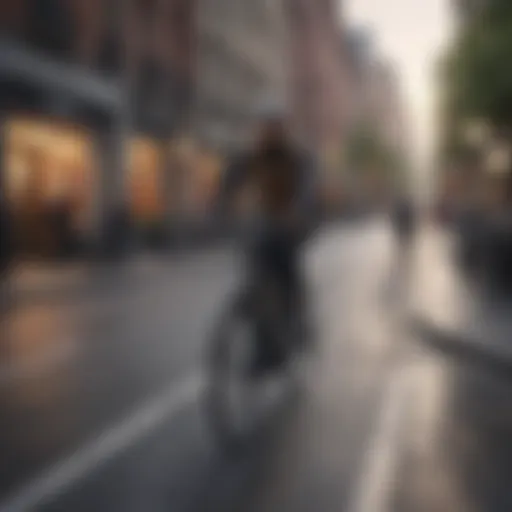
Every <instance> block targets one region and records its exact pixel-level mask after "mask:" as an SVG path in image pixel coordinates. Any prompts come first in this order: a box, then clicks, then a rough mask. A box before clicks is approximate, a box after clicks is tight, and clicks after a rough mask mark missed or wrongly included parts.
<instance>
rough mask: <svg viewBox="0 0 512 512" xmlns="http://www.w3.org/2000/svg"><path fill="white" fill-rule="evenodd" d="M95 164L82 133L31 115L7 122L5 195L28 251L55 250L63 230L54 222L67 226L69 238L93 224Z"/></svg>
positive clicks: (88, 143)
mask: <svg viewBox="0 0 512 512" xmlns="http://www.w3.org/2000/svg"><path fill="white" fill-rule="evenodd" d="M93 167H94V166H93V162H92V144H91V140H90V137H89V135H88V134H87V132H86V131H84V130H81V129H78V128H74V127H70V126H67V125H63V124H60V123H57V122H54V121H50V120H43V119H35V118H34V119H30V118H14V119H11V120H10V121H9V122H8V123H7V147H6V169H5V179H6V188H7V199H8V202H9V204H10V208H11V210H12V211H13V213H14V221H15V224H16V231H17V232H18V233H19V236H20V237H21V238H22V239H23V240H24V242H22V243H21V245H22V246H24V247H28V246H30V250H29V251H28V252H36V253H45V254H49V253H54V252H56V251H58V248H59V247H60V246H61V245H62V243H63V242H62V240H61V238H62V237H63V236H64V233H60V234H59V233H58V231H59V227H58V226H57V224H59V225H60V227H61V228H62V230H64V226H65V229H66V230H67V235H66V236H67V237H71V236H73V237H79V238H82V237H86V236H87V232H88V230H90V229H91V228H92V225H91V222H92V215H93V211H92V204H93V202H92V201H93V194H94V190H93V186H94V182H93V175H94V169H93ZM57 210H58V211H59V213H58V215H57ZM57 217H59V220H58V221H57ZM41 233H43V234H44V239H45V241H44V242H43V241H42V238H43V237H42V235H41ZM40 235H41V236H40ZM41 244H42V245H43V246H44V247H41V246H40V245H41ZM27 250H28V249H27Z"/></svg>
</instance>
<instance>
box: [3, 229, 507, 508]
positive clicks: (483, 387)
mask: <svg viewBox="0 0 512 512" xmlns="http://www.w3.org/2000/svg"><path fill="white" fill-rule="evenodd" d="M393 262H394V258H393V247H392V241H391V239H390V235H389V233H388V231H387V228H386V226H385V224H384V223H383V222H381V221H373V222H369V223H366V224H364V225H359V226H357V227H355V226H354V227H344V228H341V229H330V230H329V231H326V232H323V233H320V234H319V235H318V237H317V239H316V241H315V243H314V244H313V245H312V247H311V248H310V250H309V251H308V256H307V264H306V268H307V271H308V275H309V280H310V283H311V288H312V297H313V304H314V308H313V309H314V314H315V318H316V324H317V333H318V340H319V350H318V352H317V354H316V355H315V357H314V358H312V359H311V361H310V364H309V366H308V369H307V370H308V371H307V372H306V374H305V376H304V385H303V389H302V392H301V393H300V394H298V395H296V396H294V397H291V396H290V397H287V396H281V397H280V398H277V399H276V400H274V401H273V402H271V403H269V405H268V409H269V411H272V414H271V415H270V416H269V417H270V419H269V421H268V422H267V426H266V428H265V429H262V430H261V433H260V435H259V437H258V438H257V439H255V440H254V442H253V443H252V444H251V446H249V447H248V448H247V450H246V451H245V452H244V453H242V454H240V455H238V456H237V457H228V456H227V455H226V454H224V453H222V451H221V450H219V448H218V446H217V445H216V444H215V442H214V440H213V439H212V437H211V435H210V432H209V430H208V428H207V424H206V422H205V421H204V409H203V407H202V402H201V400H202V397H203V396H204V393H203V381H202V377H203V376H204V372H203V371H202V355H203V353H204V349H205V346H206V344H207V341H208V337H209V336H208V335H209V333H210V332H211V326H212V323H213V321H214V319H215V318H216V316H217V314H218V313H219V311H220V310H221V309H222V305H223V303H224V302H225V300H226V297H227V296H228V295H229V293H230V292H231V291H232V290H234V289H236V285H237V283H238V282H239V276H240V272H241V269H240V265H239V261H238V258H237V255H236V253H233V252H231V251H212V252H209V253H203V254H200V255H197V256H195V257H193V258H188V259H178V260H174V261H170V262H169V268H168V269H167V270H166V271H165V272H164V271H163V272H162V277H161V279H158V280H156V281H155V282H151V285H148V286H147V287H144V286H143V287H138V288H137V291H134V292H133V293H131V294H130V293H127V290H126V289H123V290H122V291H120V292H119V294H117V296H116V294H115V293H113V294H109V296H108V297H96V298H95V299H94V300H83V301H69V303H67V304H66V303H61V304H53V305H51V306H50V305H46V306H44V305H39V306H35V305H32V306H27V307H26V308H23V309H20V310H19V311H18V312H15V313H13V314H11V315H10V316H8V317H6V318H4V319H3V323H4V325H3V331H2V332H3V333H6V335H5V336H3V337H2V345H1V350H2V355H3V361H8V363H4V364H3V366H2V367H1V369H0V407H1V409H0V410H1V414H0V453H1V454H2V457H1V458H0V510H1V511H2V512H4V511H7V510H12V511H13V512H14V511H17V510H41V511H59V512H60V511H66V512H67V511H73V512H81V511H84V512H85V511H87V512H89V511H91V510H95V511H108V512H118V511H119V512H131V511H134V512H138V511H141V512H146V511H152V512H153V511H154V512H160V511H172V512H175V511H176V512H181V511H184V512H185V511H187V512H188V511H190V512H195V511H210V510H211V511H230V510H241V511H250V512H252V511H254V512H262V511H265V512H273V511H276V512H277V511H294V512H295V511H298V512H301V511H318V510H322V511H340V510H346V511H348V512H360V511H367V512H378V511H384V510H389V511H404V512H406V511H407V512H409V511H411V512H416V511H418V512H422V511H429V512H430V511H447V512H448V511H449V512H452V511H454V512H458V511H461V512H466V511H497V512H498V511H500V512H501V511H503V512H507V511H509V510H512V503H511V502H512V492H511V491H510V490H509V489H508V484H509V482H510V480H511V478H512V467H510V466H511V465H512V462H510V461H512V457H511V455H512V453H510V452H512V444H511V441H510V437H511V436H510V434H511V433H512V414H511V412H510V411H512V408H511V403H510V393H509V390H510V383H509V381H508V380H506V379H504V378H503V377H500V376H497V375H493V374H492V372H489V371H488V369H486V368H480V367H479V366H478V365H473V364H472V365H470V364H467V363H465V362H462V361H460V360H458V359H456V358H453V357H451V356H449V355H447V354H443V353H442V352H434V351H432V350H431V349H429V348H427V347H426V346H424V345H423V344H421V343H418V341H419V340H418V339H417V337H416V335H415V333H414V332H410V330H409V328H408V325H409V324H408V322H407V305H408V301H407V291H406V287H405V286H403V284H404V282H403V281H402V280H401V279H400V274H399V273H398V272H396V268H395V266H394V265H393Z"/></svg>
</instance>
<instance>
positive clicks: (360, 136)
mask: <svg viewBox="0 0 512 512" xmlns="http://www.w3.org/2000/svg"><path fill="white" fill-rule="evenodd" d="M345 167H346V169H347V170H348V172H349V173H355V174H359V175H361V174H379V175H381V176H384V177H385V179H386V181H387V182H388V183H390V184H391V183H404V182H405V181H406V179H407V175H408V162H407V159H406V157H405V155H404V154H403V153H401V152H400V151H398V150H396V149H394V148H391V147H389V146H388V145H387V144H386V143H385V142H384V141H383V140H382V138H381V137H379V135H378V134H377V133H376V132H375V130H373V129H372V128H371V127H368V126H360V127H358V128H357V129H356V130H355V131H354V132H353V133H352V135H351V136H350V137H349V140H348V143H347V144H346V151H345Z"/></svg>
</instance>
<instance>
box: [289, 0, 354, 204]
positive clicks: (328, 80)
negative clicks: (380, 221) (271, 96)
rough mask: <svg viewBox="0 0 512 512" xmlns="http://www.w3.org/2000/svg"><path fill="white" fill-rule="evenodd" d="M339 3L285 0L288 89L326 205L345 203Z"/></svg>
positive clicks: (343, 72)
mask: <svg viewBox="0 0 512 512" xmlns="http://www.w3.org/2000/svg"><path fill="white" fill-rule="evenodd" d="M338 9H339V3H338V2H333V1H330V0H287V2H286V11H287V18H288V24H289V41H290V44H289V55H290V69H289V72H290V75H289V77H290V79H289V91H290V98H291V105H292V107H291V111H292V117H293V124H294V127H295V130H296V133H297V136H298V138H299V140H300V141H301V143H302V144H303V145H304V146H305V147H307V148H309V149H311V150H313V151H314V152H315V153H316V154H317V155H318V157H319V158H318V160H319V162H320V169H321V171H322V176H321V182H322V183H323V187H324V193H325V198H324V199H325V201H326V202H327V203H329V204H331V205H335V204H337V203H339V202H340V201H341V195H342V183H341V181H340V175H339V168H340V158H341V149H342V141H343V137H344V131H345V127H346V122H347V119H346V115H347V112H348V109H347V103H346V91H345V89H346V70H345V66H344V61H343V58H342V51H341V50H342V49H341V47H340V34H341V33H342V30H343V26H342V24H341V21H340V16H339V15H338V14H339V13H338Z"/></svg>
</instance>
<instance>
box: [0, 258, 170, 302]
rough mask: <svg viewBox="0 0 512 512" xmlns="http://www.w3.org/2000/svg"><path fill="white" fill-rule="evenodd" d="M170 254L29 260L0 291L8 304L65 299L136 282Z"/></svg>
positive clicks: (157, 268)
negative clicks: (103, 260)
mask: <svg viewBox="0 0 512 512" xmlns="http://www.w3.org/2000/svg"><path fill="white" fill-rule="evenodd" d="M168 258H169V256H166V255H159V256H156V255H148V254H138V255H136V256H134V257H132V258H131V259H129V260H128V261H126V262H124V263H116V264H111V265H108V264H93V263H86V262H80V263H67V264H53V265H52V264H47V265H44V264H30V263H26V264H23V265H18V266H15V267H14V269H13V270H12V271H11V272H10V274H9V275H8V276H6V277H4V279H3V282H2V283H1V288H0V291H1V292H2V296H3V298H4V300H5V302H6V304H7V305H8V306H12V305H17V304H18V305H19V304H20V303H25V302H32V301H40V300H55V299H68V298H77V297H82V296H85V295H86V294H88V293H91V292H95V291H96V292H97V291H98V290H99V289H101V287H102V286H107V287H108V286H112V285H120V284H121V283H125V284H127V283H129V284H136V283H137V282H139V281H140V282H144V281H147V280H148V279H150V278H151V277H152V276H158V275H160V273H161V272H159V271H161V270H162V268H163V267H164V266H165V264H166V261H167V259H168Z"/></svg>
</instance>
